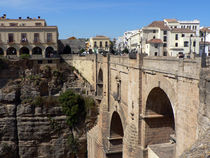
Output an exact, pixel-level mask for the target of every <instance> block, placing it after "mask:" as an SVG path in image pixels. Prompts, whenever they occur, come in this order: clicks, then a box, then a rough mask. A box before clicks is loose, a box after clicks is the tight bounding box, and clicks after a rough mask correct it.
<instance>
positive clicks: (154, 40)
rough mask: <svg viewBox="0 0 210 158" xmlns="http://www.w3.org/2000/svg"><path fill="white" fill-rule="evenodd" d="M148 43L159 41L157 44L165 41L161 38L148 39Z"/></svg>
mask: <svg viewBox="0 0 210 158" xmlns="http://www.w3.org/2000/svg"><path fill="white" fill-rule="evenodd" d="M148 43H157V44H160V43H163V41H162V40H161V39H151V40H149V41H148Z"/></svg>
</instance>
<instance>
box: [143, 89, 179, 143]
mask: <svg viewBox="0 0 210 158" xmlns="http://www.w3.org/2000/svg"><path fill="white" fill-rule="evenodd" d="M145 122H146V129H145V135H146V136H145V139H146V140H145V142H146V144H145V145H146V146H147V145H151V144H162V143H168V142H170V140H171V136H172V135H174V136H175V119H174V112H173V108H172V105H171V102H170V100H169V98H168V96H167V94H166V93H165V92H164V91H163V90H162V89H161V88H159V87H156V88H153V89H152V90H151V91H150V93H149V95H148V98H147V101H146V111H145Z"/></svg>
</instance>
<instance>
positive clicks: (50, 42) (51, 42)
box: [47, 40, 55, 45]
mask: <svg viewBox="0 0 210 158" xmlns="http://www.w3.org/2000/svg"><path fill="white" fill-rule="evenodd" d="M47 44H48V45H51V44H55V42H53V40H47Z"/></svg>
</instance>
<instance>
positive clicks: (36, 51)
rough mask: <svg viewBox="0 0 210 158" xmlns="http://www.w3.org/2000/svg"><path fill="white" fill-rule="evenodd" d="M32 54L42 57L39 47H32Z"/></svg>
mask: <svg viewBox="0 0 210 158" xmlns="http://www.w3.org/2000/svg"><path fill="white" fill-rule="evenodd" d="M32 54H33V55H42V49H41V48H40V47H34V48H33V49H32Z"/></svg>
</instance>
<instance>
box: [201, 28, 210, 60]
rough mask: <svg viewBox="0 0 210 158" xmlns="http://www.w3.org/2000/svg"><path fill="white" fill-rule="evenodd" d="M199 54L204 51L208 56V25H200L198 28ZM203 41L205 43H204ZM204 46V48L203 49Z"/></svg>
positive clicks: (209, 47) (209, 53)
mask: <svg viewBox="0 0 210 158" xmlns="http://www.w3.org/2000/svg"><path fill="white" fill-rule="evenodd" d="M200 38H201V42H200V55H201V54H202V53H203V52H204V50H205V53H206V55H207V56H210V27H202V28H201V29H200ZM204 41H205V43H204ZM204 48H205V49H204Z"/></svg>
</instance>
